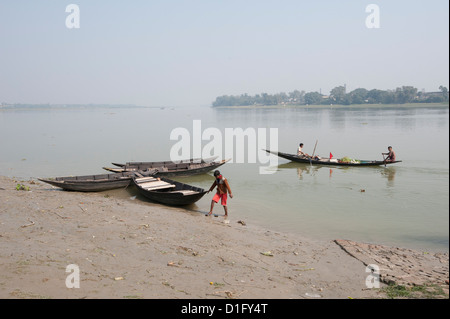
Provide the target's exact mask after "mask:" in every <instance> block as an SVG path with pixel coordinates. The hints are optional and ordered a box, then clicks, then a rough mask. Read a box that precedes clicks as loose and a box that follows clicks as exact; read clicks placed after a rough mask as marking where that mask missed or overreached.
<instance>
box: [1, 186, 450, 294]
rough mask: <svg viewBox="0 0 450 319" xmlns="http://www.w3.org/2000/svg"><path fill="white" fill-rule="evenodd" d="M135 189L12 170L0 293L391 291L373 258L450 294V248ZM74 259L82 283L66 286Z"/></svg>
mask: <svg viewBox="0 0 450 319" xmlns="http://www.w3.org/2000/svg"><path fill="white" fill-rule="evenodd" d="M17 184H23V185H24V186H28V187H29V190H16V186H17ZM126 192H127V191H126V190H114V191H109V192H101V193H78V192H66V191H61V190H59V189H57V188H53V187H51V186H50V185H47V184H44V183H41V182H39V181H16V180H14V179H11V178H7V177H0V298H13V299H16V298H17V299H19V298H51V299H58V298H89V299H90V298H120V299H122V298H169V299H172V298H183V299H185V298H188V299H198V298H200V299H205V298H206V299H216V298H219V299H223V298H236V299H238V298H243V299H245V298H249V299H278V298H283V299H288V298H294V299H304V298H306V299H318V298H324V299H326V298H386V294H385V292H384V290H383V289H375V288H368V287H367V285H366V278H367V277H368V275H369V273H368V272H366V266H367V264H370V263H376V264H378V265H380V273H381V281H382V282H381V288H383V287H385V286H386V283H388V282H390V283H394V284H405V285H415V284H420V285H428V284H432V285H435V286H437V287H440V288H442V290H443V294H441V295H439V296H438V297H440V298H448V281H447V283H445V278H446V279H447V280H448V254H447V253H426V252H420V251H417V252H416V251H411V250H409V249H408V250H406V249H402V248H386V247H383V246H377V245H374V244H372V245H369V244H363V243H354V242H351V241H348V240H344V239H336V241H320V240H312V239H309V238H302V237H301V236H298V235H292V234H286V233H280V232H275V231H272V230H270V229H263V228H261V227H258V226H255V225H252V221H251V220H245V221H243V222H240V221H242V220H241V219H240V217H239V214H238V213H234V212H233V211H232V210H231V213H230V217H229V221H230V222H229V224H225V223H224V218H223V217H221V216H219V217H205V216H204V215H202V214H200V213H198V212H192V211H189V210H186V209H184V208H173V207H167V206H162V205H159V204H155V203H151V202H149V201H145V200H142V199H141V198H132V197H131V196H127V194H126ZM119 193H120V194H121V196H116V195H117V194H119ZM205 209H207V208H205ZM219 209H220V207H216V210H219ZM72 264H75V265H77V266H78V268H79V271H80V287H79V288H68V287H67V286H66V278H67V277H68V276H69V275H70V274H71V273H68V272H66V267H67V266H68V265H72ZM405 269H412V270H414V271H413V273H411V271H410V272H409V273H408V272H404V271H403V270H405ZM402 271H403V272H402Z"/></svg>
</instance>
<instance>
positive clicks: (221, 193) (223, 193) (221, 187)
mask: <svg viewBox="0 0 450 319" xmlns="http://www.w3.org/2000/svg"><path fill="white" fill-rule="evenodd" d="M214 177H215V178H216V180H215V181H214V183H213V184H212V185H211V187H210V189H209V191H208V193H209V192H211V191H212V190H213V189H214V188H215V187H216V186H217V193H216V195H214V197H213V199H212V201H211V209H210V210H209V213H208V215H211V214H212V211H213V208H214V203H218V202H219V200H220V201H221V204H222V206H223V209H224V210H225V217H228V209H227V198H228V193H230V198H233V194H232V193H231V188H230V185H229V184H228V181H227V179H226V178H224V177H223V176H222V174H220V172H219V171H215V172H214Z"/></svg>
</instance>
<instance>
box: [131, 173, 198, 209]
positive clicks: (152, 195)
mask: <svg viewBox="0 0 450 319" xmlns="http://www.w3.org/2000/svg"><path fill="white" fill-rule="evenodd" d="M132 180H133V183H134V185H135V186H136V188H137V189H138V191H139V193H140V194H142V195H143V196H145V197H146V198H148V199H150V200H152V201H155V202H158V203H161V204H165V205H170V206H185V205H190V204H193V203H195V202H197V201H198V200H200V199H201V198H202V197H203V196H204V195H205V194H206V191H205V190H204V189H203V188H199V187H195V186H191V185H188V184H184V183H180V182H176V181H173V180H170V179H168V178H164V177H156V176H147V175H145V176H144V175H142V174H140V173H137V174H136V176H135V177H133V179H132Z"/></svg>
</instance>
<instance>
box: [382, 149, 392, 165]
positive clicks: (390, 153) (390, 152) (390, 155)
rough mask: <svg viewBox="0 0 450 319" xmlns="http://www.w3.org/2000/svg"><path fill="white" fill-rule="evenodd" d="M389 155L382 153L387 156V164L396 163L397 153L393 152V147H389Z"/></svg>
mask: <svg viewBox="0 0 450 319" xmlns="http://www.w3.org/2000/svg"><path fill="white" fill-rule="evenodd" d="M388 151H389V152H388V153H381V154H383V155H387V157H386V159H385V160H384V161H385V162H395V152H394V151H393V150H392V146H389V147H388Z"/></svg>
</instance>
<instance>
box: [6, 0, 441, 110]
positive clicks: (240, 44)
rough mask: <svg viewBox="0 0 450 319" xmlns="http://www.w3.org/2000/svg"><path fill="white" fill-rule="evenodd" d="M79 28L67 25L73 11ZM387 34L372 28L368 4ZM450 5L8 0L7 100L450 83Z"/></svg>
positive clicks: (157, 97) (152, 101)
mask: <svg viewBox="0 0 450 319" xmlns="http://www.w3.org/2000/svg"><path fill="white" fill-rule="evenodd" d="M71 3H73V4H77V5H78V6H79V8H80V28H79V29H68V28H67V27H66V23H65V21H66V17H67V16H68V15H69V13H66V12H65V10H66V6H67V5H69V4H71ZM371 3H374V4H377V5H378V6H379V8H380V28H378V29H369V28H367V27H366V23H365V21H366V18H367V16H368V15H369V13H366V11H365V10H366V6H367V5H369V4H371ZM448 12H449V2H448V1H447V0H430V1H425V0H420V1H418V0H408V1H404V0H395V1H393V0H383V1H374V0H368V1H361V0H347V1H336V0H319V1H312V0H308V1H301V0H278V1H268V0H239V1H234V0H227V1H221V0H185V1H180V0H173V1H170V0H165V1H162V0H151V1H150V0H148V1H137V0H135V1H111V0H108V1H106V0H105V1H103V0H95V1H94V0H89V1H87V0H68V1H62V0H56V1H55V0H32V1H31V0H17V1H13V0H0V102H7V103H52V104H55V103H68V104H74V103H95V104H102V103H105V104H129V103H131V104H137V105H146V106H187V105H210V104H211V102H212V101H214V100H215V98H216V97H217V96H219V95H224V94H242V93H248V94H251V95H253V94H256V93H261V92H267V93H278V92H290V91H293V90H295V89H299V90H305V91H307V92H308V91H319V90H322V93H324V94H328V93H329V91H330V90H331V89H332V88H334V87H335V86H338V85H343V84H347V88H348V90H353V89H355V88H358V87H364V88H367V89H373V88H378V89H394V88H396V87H399V86H402V85H412V86H415V87H417V88H418V89H419V90H421V89H425V90H426V91H437V90H438V87H439V85H444V86H447V87H448V84H449V80H448V79H449V13H448Z"/></svg>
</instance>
